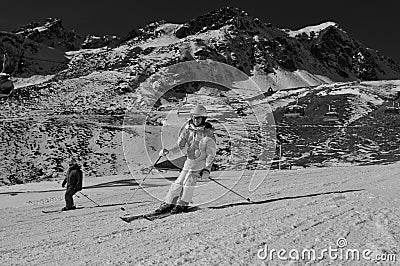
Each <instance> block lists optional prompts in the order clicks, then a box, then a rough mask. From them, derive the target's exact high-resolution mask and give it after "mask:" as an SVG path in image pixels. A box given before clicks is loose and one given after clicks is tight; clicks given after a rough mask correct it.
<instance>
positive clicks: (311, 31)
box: [288, 21, 340, 37]
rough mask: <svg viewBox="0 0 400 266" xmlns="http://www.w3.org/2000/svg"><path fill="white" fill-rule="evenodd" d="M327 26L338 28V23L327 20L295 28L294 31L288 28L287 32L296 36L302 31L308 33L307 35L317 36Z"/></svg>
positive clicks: (291, 35)
mask: <svg viewBox="0 0 400 266" xmlns="http://www.w3.org/2000/svg"><path fill="white" fill-rule="evenodd" d="M328 27H336V28H340V27H339V24H337V23H336V22H332V21H328V22H323V23H321V24H318V25H312V26H307V27H304V28H302V29H299V30H295V31H292V30H288V34H289V36H290V37H296V36H297V35H300V34H303V33H304V34H306V35H308V36H309V37H311V36H312V37H317V36H318V34H319V33H320V32H321V31H323V30H325V29H326V28H328Z"/></svg>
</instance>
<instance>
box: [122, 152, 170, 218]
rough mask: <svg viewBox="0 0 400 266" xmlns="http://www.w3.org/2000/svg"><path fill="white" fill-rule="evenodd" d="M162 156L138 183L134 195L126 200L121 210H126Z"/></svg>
mask: <svg viewBox="0 0 400 266" xmlns="http://www.w3.org/2000/svg"><path fill="white" fill-rule="evenodd" d="M161 158H162V156H159V157H158V159H157V161H156V162H155V163H154V164H153V165H152V166H151V167H150V170H149V172H148V173H147V175H145V177H144V178H143V179H142V180H141V181H140V183H139V184H138V186H137V188H136V189H135V190H134V191H133V193H132V195H131V196H130V197H129V199H128V200H127V201H126V202H125V204H124V206H122V207H121V210H123V211H125V210H126V208H125V207H126V205H127V204H128V202H129V201H130V200H131V199H132V198H133V196H134V195H135V193H136V191H138V190H139V188H141V187H142V184H143V182H144V181H145V180H146V178H147V177H148V176H149V175H150V173H151V171H152V170H153V169H154V167H155V165H156V164H157V163H158V161H159V160H160V159H161Z"/></svg>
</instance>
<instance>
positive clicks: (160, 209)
mask: <svg viewBox="0 0 400 266" xmlns="http://www.w3.org/2000/svg"><path fill="white" fill-rule="evenodd" d="M174 207H175V205H174V204H169V203H166V202H163V203H162V204H161V205H160V207H158V209H156V210H155V211H154V214H155V215H158V214H162V213H167V212H169V211H171V210H172V209H173V208H174Z"/></svg>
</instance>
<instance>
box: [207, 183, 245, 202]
mask: <svg viewBox="0 0 400 266" xmlns="http://www.w3.org/2000/svg"><path fill="white" fill-rule="evenodd" d="M208 179H210V180H211V181H214V182H215V183H217V184H218V185H220V186H221V187H224V188H226V189H227V190H229V191H230V192H232V193H234V194H236V195H238V196H239V197H241V198H243V199H245V200H247V201H248V202H252V201H251V200H250V198H245V197H243V196H242V195H240V194H239V193H237V192H235V191H233V190H232V189H230V188H228V187H226V186H224V185H222V184H221V183H220V182H218V181H216V180H214V179H212V178H211V177H208Z"/></svg>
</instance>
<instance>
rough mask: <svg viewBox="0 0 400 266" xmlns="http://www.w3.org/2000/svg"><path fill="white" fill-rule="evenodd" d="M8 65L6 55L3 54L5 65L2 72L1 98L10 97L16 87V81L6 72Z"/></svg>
mask: <svg viewBox="0 0 400 266" xmlns="http://www.w3.org/2000/svg"><path fill="white" fill-rule="evenodd" d="M5 66H6V55H5V54H4V55H3V66H2V70H1V72H0V98H3V97H8V96H9V95H10V93H11V91H12V90H13V89H14V83H13V81H12V80H11V76H10V74H7V73H5V72H4V70H5Z"/></svg>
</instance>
